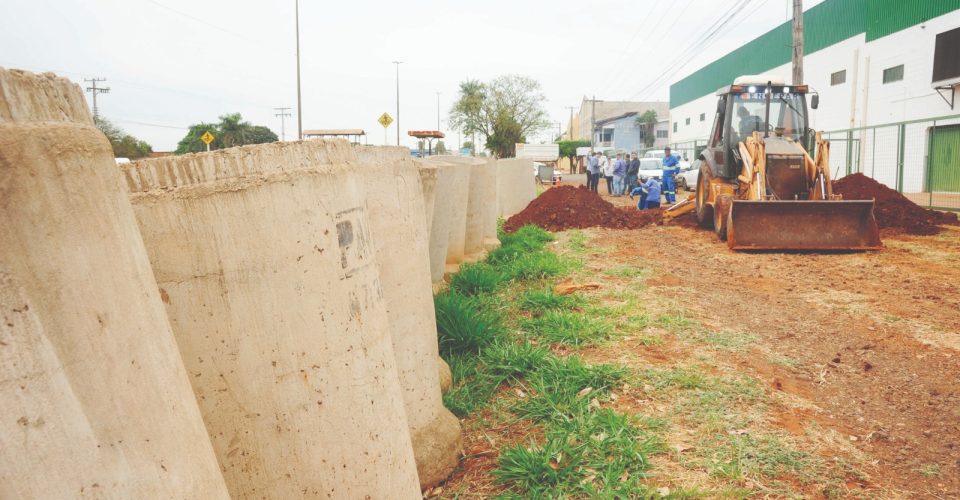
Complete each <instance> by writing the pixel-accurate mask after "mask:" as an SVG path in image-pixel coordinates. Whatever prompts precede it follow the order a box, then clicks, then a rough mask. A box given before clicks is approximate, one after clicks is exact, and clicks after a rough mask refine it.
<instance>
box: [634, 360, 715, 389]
mask: <svg viewBox="0 0 960 500" xmlns="http://www.w3.org/2000/svg"><path fill="white" fill-rule="evenodd" d="M641 379H642V380H643V381H645V382H647V383H649V384H650V385H651V386H653V388H654V389H657V390H660V391H662V390H666V389H673V388H675V389H699V388H702V387H705V386H706V385H707V376H706V375H705V374H704V373H703V372H702V371H700V369H699V368H697V367H694V366H687V367H682V368H673V369H669V370H659V369H650V370H647V371H645V372H644V373H643V374H642V375H641Z"/></svg>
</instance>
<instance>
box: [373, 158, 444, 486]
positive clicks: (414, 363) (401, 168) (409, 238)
mask: <svg viewBox="0 0 960 500" xmlns="http://www.w3.org/2000/svg"><path fill="white" fill-rule="evenodd" d="M355 151H356V155H357V166H356V168H355V169H354V171H355V172H357V174H359V176H360V178H361V179H363V184H364V190H365V191H366V194H367V198H366V199H367V209H368V215H369V220H370V232H371V233H372V234H373V235H375V237H374V239H373V244H374V247H375V248H376V256H377V263H378V264H379V267H380V283H381V286H382V287H383V300H384V302H385V304H386V307H387V320H388V324H389V328H390V332H391V335H392V338H393V352H394V355H395V356H396V359H397V371H398V373H399V375H400V385H401V387H402V388H403V400H404V406H405V408H406V413H407V422H408V424H409V426H410V437H411V440H412V442H413V454H414V457H415V458H416V461H417V473H418V475H419V477H420V486H421V488H425V487H428V486H434V485H436V484H438V483H439V482H441V481H443V480H444V479H446V478H447V477H448V476H449V475H450V473H451V472H453V469H454V468H456V466H457V463H458V458H459V454H460V447H461V438H460V422H459V421H458V420H457V418H456V417H455V416H454V415H453V414H452V413H450V412H449V411H448V410H447V409H446V408H445V407H444V406H443V400H442V398H441V396H440V377H439V371H438V367H437V366H436V364H435V363H436V360H437V359H438V357H439V349H438V346H437V324H436V318H435V315H434V310H433V288H432V286H431V282H430V257H429V255H428V244H427V227H426V216H425V214H424V208H423V189H422V187H421V183H420V174H419V172H418V169H417V166H416V165H415V164H414V162H413V160H412V159H411V158H410V153H409V150H408V149H407V148H403V147H382V146H357V147H355Z"/></svg>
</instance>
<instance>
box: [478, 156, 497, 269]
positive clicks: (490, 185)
mask: <svg viewBox="0 0 960 500" xmlns="http://www.w3.org/2000/svg"><path fill="white" fill-rule="evenodd" d="M482 172H483V176H482V177H481V181H482V183H483V199H484V200H486V202H485V203H483V216H482V217H483V248H484V250H486V251H488V252H489V251H490V250H493V249H495V248H497V247H499V246H500V239H499V236H497V215H498V214H497V212H498V210H497V208H498V207H497V160H495V159H493V158H487V162H486V165H485V167H484V169H483V170H482Z"/></svg>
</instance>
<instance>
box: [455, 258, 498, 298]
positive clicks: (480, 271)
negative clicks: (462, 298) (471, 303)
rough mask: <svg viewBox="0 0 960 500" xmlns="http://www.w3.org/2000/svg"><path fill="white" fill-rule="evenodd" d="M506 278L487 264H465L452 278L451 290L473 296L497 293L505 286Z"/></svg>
mask: <svg viewBox="0 0 960 500" xmlns="http://www.w3.org/2000/svg"><path fill="white" fill-rule="evenodd" d="M505 281H506V279H505V278H504V276H503V275H502V274H501V273H500V272H499V271H497V270H496V269H494V268H493V266H491V265H490V264H487V263H486V262H477V263H473V264H465V265H463V266H461V267H460V271H459V272H457V274H454V275H453V277H452V278H450V289H451V290H453V291H455V292H458V293H460V294H463V295H467V296H471V295H478V294H481V293H491V292H495V291H497V290H498V289H500V287H502V286H503V284H504V283H505Z"/></svg>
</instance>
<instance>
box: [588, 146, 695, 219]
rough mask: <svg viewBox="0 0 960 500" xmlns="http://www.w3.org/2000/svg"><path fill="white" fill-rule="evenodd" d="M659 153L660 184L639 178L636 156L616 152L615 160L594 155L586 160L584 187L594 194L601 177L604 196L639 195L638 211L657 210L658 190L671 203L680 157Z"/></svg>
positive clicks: (665, 152)
mask: <svg viewBox="0 0 960 500" xmlns="http://www.w3.org/2000/svg"><path fill="white" fill-rule="evenodd" d="M663 153H664V155H663V158H662V159H661V165H662V166H663V177H662V179H663V184H662V185H661V183H660V182H659V181H657V179H655V178H653V177H650V178H647V177H642V178H641V177H639V173H640V159H639V158H637V154H636V153H633V154H630V155H627V154H625V153H617V157H616V158H615V159H612V160H611V159H609V158H607V156H606V155H604V154H602V153H600V152H595V153H593V155H591V156H589V157H587V188H588V189H590V190H591V191H593V192H597V189H598V187H599V184H600V177H603V178H604V179H605V180H606V181H607V194H609V195H611V196H615V197H616V196H623V195H624V194H627V193H629V196H630V198H631V199H632V198H633V197H634V196H635V195H639V196H640V202H639V203H638V204H637V208H638V209H640V210H644V209H647V208H659V207H660V196H661V191H662V192H663V195H664V196H665V197H666V201H667V203H671V204H672V203H675V202H676V183H675V181H674V175H676V174H677V173H678V172H679V171H680V167H679V164H680V158H679V157H677V156H675V155H673V154H671V153H670V148H665V149H664V151H663Z"/></svg>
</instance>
